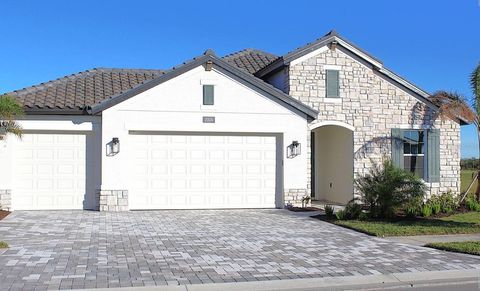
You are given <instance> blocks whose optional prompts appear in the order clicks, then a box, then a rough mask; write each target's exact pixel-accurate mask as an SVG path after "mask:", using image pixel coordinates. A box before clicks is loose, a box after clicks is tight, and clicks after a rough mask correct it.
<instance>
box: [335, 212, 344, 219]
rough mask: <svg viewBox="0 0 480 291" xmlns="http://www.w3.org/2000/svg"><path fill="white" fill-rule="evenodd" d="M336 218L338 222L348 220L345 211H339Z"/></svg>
mask: <svg viewBox="0 0 480 291" xmlns="http://www.w3.org/2000/svg"><path fill="white" fill-rule="evenodd" d="M335 216H337V219H338V220H346V219H347V212H346V211H345V210H338V211H337V213H335Z"/></svg>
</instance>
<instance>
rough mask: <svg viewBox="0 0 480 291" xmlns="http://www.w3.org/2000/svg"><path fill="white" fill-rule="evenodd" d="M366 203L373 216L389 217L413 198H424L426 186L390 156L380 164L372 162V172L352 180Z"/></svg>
mask: <svg viewBox="0 0 480 291" xmlns="http://www.w3.org/2000/svg"><path fill="white" fill-rule="evenodd" d="M355 185H356V186H357V188H358V190H359V191H360V192H361V193H362V194H363V195H362V199H363V202H364V204H365V205H367V206H368V207H369V212H370V215H371V216H372V217H382V218H390V217H393V216H394V215H395V212H396V211H397V210H398V209H399V208H400V207H401V206H404V205H405V204H406V203H408V202H409V201H411V200H412V199H416V198H418V197H420V198H423V197H424V195H425V189H426V186H425V184H424V183H423V182H422V180H421V179H420V178H418V177H417V176H415V175H414V174H413V173H410V172H408V171H405V170H404V169H400V168H397V167H395V166H394V165H393V163H392V162H391V161H390V160H386V161H384V162H383V164H382V165H381V166H380V165H378V164H374V165H373V168H372V170H371V172H370V173H369V174H367V175H365V176H364V177H360V178H358V179H356V180H355Z"/></svg>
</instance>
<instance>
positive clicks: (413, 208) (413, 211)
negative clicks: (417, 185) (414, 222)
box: [405, 203, 419, 218]
mask: <svg viewBox="0 0 480 291" xmlns="http://www.w3.org/2000/svg"><path fill="white" fill-rule="evenodd" d="M418 208H419V207H418V205H413V203H409V204H407V205H405V215H406V216H407V217H410V218H414V217H416V216H417V215H418V210H419V209H418Z"/></svg>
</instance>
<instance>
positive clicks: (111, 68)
mask: <svg viewBox="0 0 480 291" xmlns="http://www.w3.org/2000/svg"><path fill="white" fill-rule="evenodd" d="M94 69H95V70H97V71H129V72H132V71H151V72H164V71H165V70H162V69H144V68H113V67H98V68H94Z"/></svg>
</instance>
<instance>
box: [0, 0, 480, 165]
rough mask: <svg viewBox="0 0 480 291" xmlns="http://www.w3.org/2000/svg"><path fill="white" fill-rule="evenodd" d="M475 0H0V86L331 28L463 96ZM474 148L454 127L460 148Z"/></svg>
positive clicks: (479, 5)
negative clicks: (460, 140) (458, 137)
mask: <svg viewBox="0 0 480 291" xmlns="http://www.w3.org/2000/svg"><path fill="white" fill-rule="evenodd" d="M479 1H480V0H462V1H451V0H435V1H434V0H424V1H418V0H402V1H384V0H370V1H369V0H364V1H354V0H350V1H348V0H345V1H301V0H296V1H282V0H273V1H264V0H255V1H245V0H242V1H189V2H187V1H142V0H137V1H120V0H118V1H99V0H97V1H89V0H82V1H73V0H72V1H48V0H43V1H33V0H32V1H21V0H15V1H14V0H2V1H1V2H0V11H2V16H1V18H0V19H1V21H0V37H1V40H2V41H1V44H0V92H7V91H10V90H15V89H19V88H23V87H26V86H29V85H33V84H36V83H39V82H43V81H48V80H51V79H54V78H58V77H60V76H63V75H67V74H72V73H75V72H78V71H81V70H85V69H89V68H94V67H124V68H169V67H171V66H174V65H176V64H178V63H180V62H182V61H184V60H186V59H189V58H191V57H193V56H196V55H199V54H201V53H202V52H203V51H205V50H206V49H207V48H213V49H214V50H215V52H216V53H217V54H219V55H224V54H227V53H230V52H234V51H237V50H240V49H243V48H258V49H262V50H266V51H269V52H272V53H275V54H284V53H286V52H288V51H290V50H292V49H294V48H296V47H299V46H302V45H304V44H305V43H307V42H310V41H312V40H314V39H316V38H318V37H320V36H322V35H324V34H325V33H327V32H328V31H329V30H331V29H336V30H337V31H338V32H339V33H340V34H342V35H343V36H344V37H346V38H347V39H349V40H351V41H353V42H354V43H356V44H357V45H359V46H360V47H362V48H363V49H365V50H367V51H368V52H370V53H371V54H373V55H374V56H376V57H377V58H379V59H381V60H382V61H383V62H384V64H385V66H387V67H389V68H390V69H392V70H393V71H395V72H397V73H398V74H400V75H402V76H404V77H406V78H407V79H408V80H410V81H412V82H413V83H415V84H417V85H418V86H420V87H422V88H423V89H425V90H427V91H430V92H433V91H435V90H439V89H444V90H452V91H457V92H459V93H461V94H464V95H465V96H467V97H471V96H472V93H471V89H470V87H469V84H468V80H469V74H470V72H471V71H472V70H473V68H474V67H475V66H476V65H477V64H478V63H479V62H480V35H479V34H480V33H479V30H478V28H479V27H480V2H479ZM476 155H477V143H476V134H475V129H474V128H473V127H472V126H468V127H463V128H462V156H463V157H470V156H476Z"/></svg>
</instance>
